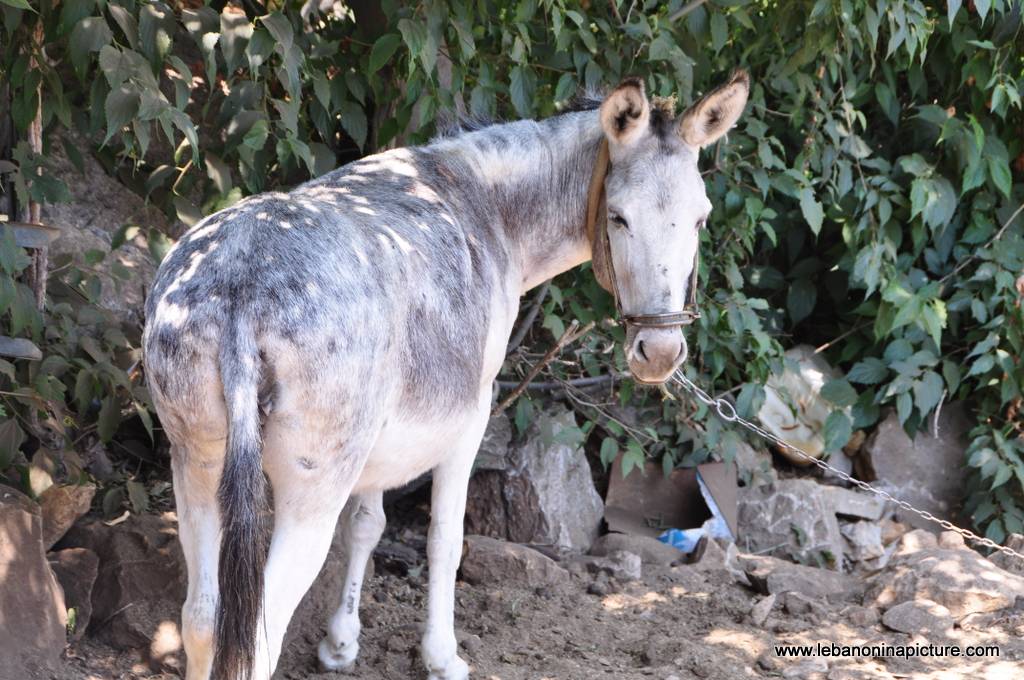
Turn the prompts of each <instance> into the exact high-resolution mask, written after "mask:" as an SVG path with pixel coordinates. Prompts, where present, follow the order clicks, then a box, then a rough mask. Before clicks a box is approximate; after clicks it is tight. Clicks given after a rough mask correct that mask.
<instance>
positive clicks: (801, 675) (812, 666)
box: [782, 658, 828, 680]
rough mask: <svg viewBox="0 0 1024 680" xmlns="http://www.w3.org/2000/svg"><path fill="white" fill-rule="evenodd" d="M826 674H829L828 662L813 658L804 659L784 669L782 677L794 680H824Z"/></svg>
mask: <svg viewBox="0 0 1024 680" xmlns="http://www.w3.org/2000/svg"><path fill="white" fill-rule="evenodd" d="M824 673H828V662H827V661H825V660H824V659H819V658H812V659H803V660H802V661H798V662H797V663H795V664H793V665H792V666H788V667H787V668H784V669H783V670H782V677H784V678H792V679H793V680H811V679H812V678H819V677H820V678H824V675H823V674H824Z"/></svg>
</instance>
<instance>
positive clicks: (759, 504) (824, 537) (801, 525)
mask: <svg viewBox="0 0 1024 680" xmlns="http://www.w3.org/2000/svg"><path fill="white" fill-rule="evenodd" d="M829 488H830V487H824V486H822V485H820V484H818V483H817V482H814V481H812V480H810V479H786V480H780V481H778V482H776V483H775V484H769V485H765V486H760V487H757V488H756V489H751V488H749V487H746V488H742V489H740V492H739V536H740V539H739V545H740V547H742V548H743V550H744V551H746V552H748V553H758V554H767V555H772V556H774V557H780V558H783V559H788V560H793V561H796V562H802V563H815V564H826V565H829V566H831V567H834V568H838V567H839V566H841V565H842V561H843V553H844V546H843V536H842V534H841V533H840V531H839V522H838V521H837V520H836V516H835V510H834V509H833V506H832V504H831V502H830V501H829V492H828V489H829Z"/></svg>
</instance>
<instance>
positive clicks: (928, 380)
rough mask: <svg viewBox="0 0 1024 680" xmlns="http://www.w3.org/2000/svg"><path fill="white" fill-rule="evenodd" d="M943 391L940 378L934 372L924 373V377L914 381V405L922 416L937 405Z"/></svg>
mask: <svg viewBox="0 0 1024 680" xmlns="http://www.w3.org/2000/svg"><path fill="white" fill-rule="evenodd" d="M944 389H945V384H944V383H943V381H942V376H940V375H939V374H938V373H936V372H935V371H925V373H924V375H922V376H921V377H920V378H919V379H918V380H915V381H914V403H915V405H916V406H917V410H918V411H920V412H921V415H922V416H924V415H927V414H928V413H929V412H930V411H931V410H932V409H933V408H935V407H936V406H937V405H938V403H939V400H940V399H942V393H943V391H944Z"/></svg>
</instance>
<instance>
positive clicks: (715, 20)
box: [711, 12, 729, 52]
mask: <svg viewBox="0 0 1024 680" xmlns="http://www.w3.org/2000/svg"><path fill="white" fill-rule="evenodd" d="M728 39H729V26H728V24H727V22H726V20H725V15H724V14H722V13H721V12H713V13H712V14H711V49H713V50H714V51H715V52H721V51H722V48H723V47H725V43H726V41H727V40H728Z"/></svg>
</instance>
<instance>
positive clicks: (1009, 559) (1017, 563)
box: [989, 534, 1024, 576]
mask: <svg viewBox="0 0 1024 680" xmlns="http://www.w3.org/2000/svg"><path fill="white" fill-rule="evenodd" d="M1006 547H1007V548H1011V549H1013V550H1016V551H1017V552H1019V553H1021V554H1024V535H1021V534H1010V536H1009V537H1008V538H1007V539H1006ZM989 559H990V560H992V564H994V565H996V566H997V567H999V568H1000V569H1004V570H1006V571H1008V572H1010V573H1011V574H1019V575H1021V576H1024V559H1021V558H1019V557H1014V556H1013V555H1009V554H1007V553H1003V552H997V553H994V554H993V555H992V556H991V557H990V558H989Z"/></svg>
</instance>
